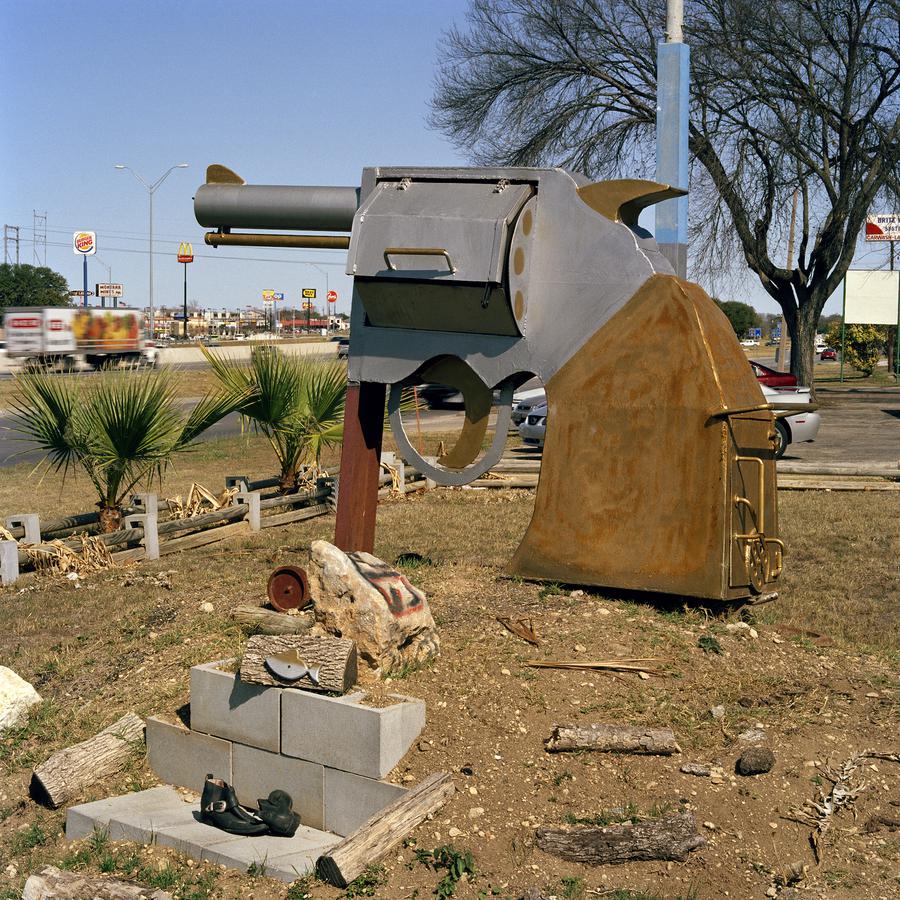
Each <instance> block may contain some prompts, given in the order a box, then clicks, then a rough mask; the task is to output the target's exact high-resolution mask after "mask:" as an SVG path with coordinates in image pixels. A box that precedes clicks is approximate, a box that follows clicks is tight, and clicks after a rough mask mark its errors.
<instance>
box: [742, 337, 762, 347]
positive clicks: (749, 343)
mask: <svg viewBox="0 0 900 900" xmlns="http://www.w3.org/2000/svg"><path fill="white" fill-rule="evenodd" d="M741 346H742V347H758V346H759V341H758V340H757V339H756V338H747V340H745V341H741Z"/></svg>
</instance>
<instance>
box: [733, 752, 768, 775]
mask: <svg viewBox="0 0 900 900" xmlns="http://www.w3.org/2000/svg"><path fill="white" fill-rule="evenodd" d="M774 765H775V754H774V753H773V752H772V751H771V750H769V748H768V747H749V748H748V749H746V750H745V751H744V752H743V753H742V754H741V755H740V757H739V758H738V761H737V765H736V766H735V770H736V771H737V773H738V775H764V774H765V773H766V772H768V771H769V770H770V769H771V768H772V766H774Z"/></svg>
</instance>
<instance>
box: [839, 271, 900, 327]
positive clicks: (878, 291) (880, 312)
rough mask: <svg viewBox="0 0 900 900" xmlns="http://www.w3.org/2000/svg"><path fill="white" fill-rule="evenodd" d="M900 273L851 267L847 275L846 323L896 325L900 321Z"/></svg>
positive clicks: (845, 293) (845, 279)
mask: <svg viewBox="0 0 900 900" xmlns="http://www.w3.org/2000/svg"><path fill="white" fill-rule="evenodd" d="M898 310H900V272H885V271H877V272H875V271H869V270H866V269H850V270H849V271H848V272H847V274H846V276H844V322H846V323H847V324H848V325H896V324H897V323H898V321H900V312H898Z"/></svg>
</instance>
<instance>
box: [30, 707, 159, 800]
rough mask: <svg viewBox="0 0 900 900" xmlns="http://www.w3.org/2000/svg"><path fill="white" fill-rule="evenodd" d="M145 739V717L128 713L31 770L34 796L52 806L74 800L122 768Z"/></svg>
mask: <svg viewBox="0 0 900 900" xmlns="http://www.w3.org/2000/svg"><path fill="white" fill-rule="evenodd" d="M143 739H144V720H143V719H142V718H141V717H140V716H137V715H135V714H134V713H127V714H126V715H124V716H122V718H121V719H119V720H118V721H117V722H113V724H112V725H110V726H109V727H108V728H104V729H103V731H101V732H100V733H99V734H95V735H94V737H92V738H89V739H88V740H86V741H82V742H81V743H80V744H75V745H74V746H72V747H67V748H66V749H65V750H60V751H59V752H58V753H54V754H53V755H52V756H51V757H50V758H49V759H48V760H46V762H43V763H41V764H40V765H39V766H38V767H37V768H36V769H34V770H33V771H32V773H31V796H32V797H33V798H34V799H35V800H36V801H37V802H38V803H42V804H44V805H45V806H49V807H50V808H51V809H57V808H59V807H60V806H62V805H63V804H64V803H68V802H70V801H71V800H75V799H76V798H77V797H79V796H80V795H81V792H82V791H83V790H84V789H85V788H88V787H90V786H91V785H92V784H94V783H95V782H97V781H99V780H100V779H101V778H105V777H106V776H107V775H112V774H113V773H115V772H118V771H120V770H121V769H122V768H123V767H124V766H125V764H126V763H127V762H128V760H129V759H130V758H131V755H132V752H133V749H134V746H133V745H134V743H135V742H136V741H143Z"/></svg>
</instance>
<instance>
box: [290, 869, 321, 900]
mask: <svg viewBox="0 0 900 900" xmlns="http://www.w3.org/2000/svg"><path fill="white" fill-rule="evenodd" d="M315 880H316V876H315V875H313V874H312V873H308V874H306V875H302V876H301V877H300V878H298V879H297V880H296V881H295V882H294V883H293V884H292V885H291V886H290V887H289V888H288V892H287V896H286V897H285V900H309V898H310V897H312V894H311V893H310V891H311V890H312V889H313V884H314V882H315Z"/></svg>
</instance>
